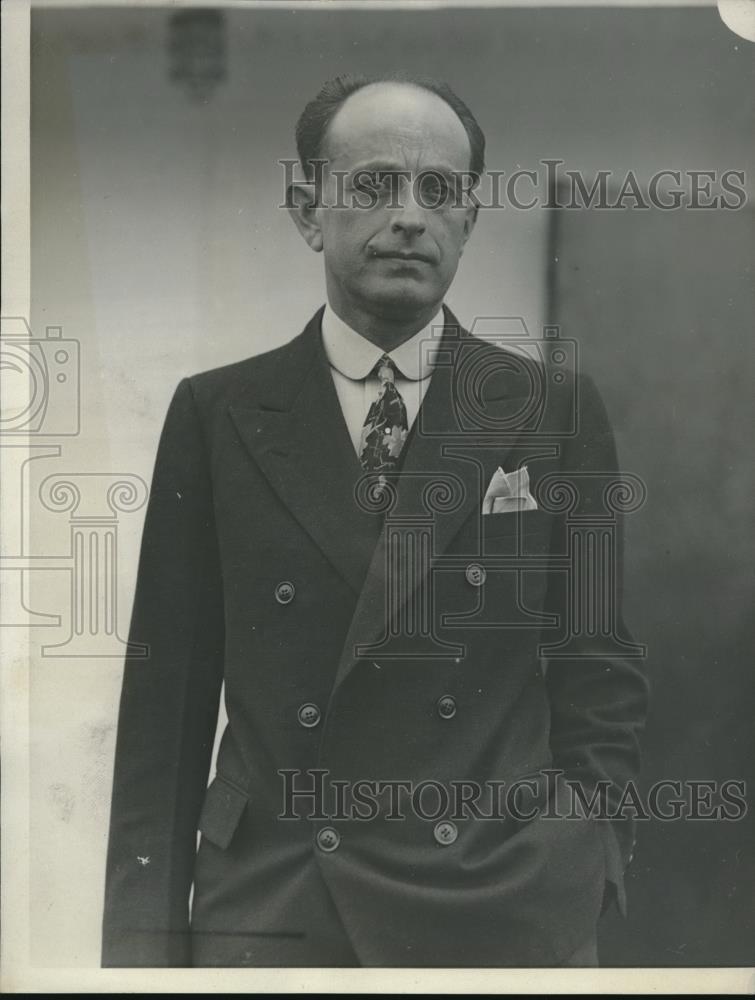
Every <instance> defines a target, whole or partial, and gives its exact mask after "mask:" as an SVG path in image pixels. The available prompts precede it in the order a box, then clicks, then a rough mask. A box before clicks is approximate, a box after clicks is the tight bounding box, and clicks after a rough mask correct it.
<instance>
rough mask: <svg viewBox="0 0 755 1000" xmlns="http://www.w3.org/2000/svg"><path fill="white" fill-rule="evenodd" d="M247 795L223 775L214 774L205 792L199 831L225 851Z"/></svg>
mask: <svg viewBox="0 0 755 1000" xmlns="http://www.w3.org/2000/svg"><path fill="white" fill-rule="evenodd" d="M248 804H249V797H248V795H247V793H246V792H245V791H244V790H243V789H242V788H240V787H239V786H238V785H235V784H233V783H232V782H230V781H229V780H228V779H227V778H225V777H223V775H220V774H218V775H216V776H215V778H214V779H213V781H212V783H211V784H210V786H209V788H208V789H207V792H206V793H205V799H204V804H203V806H202V813H201V815H200V817H199V832H200V833H201V834H202V836H203V837H205V838H206V839H207V840H209V841H210V843H212V844H215V846H216V847H219V848H220V849H221V850H223V851H225V850H226V849H227V848H228V847H229V846H230V844H231V841H232V840H233V837H234V835H235V833H236V830H237V829H238V827H239V824H240V822H241V819H242V817H243V815H244V812H245V810H246V807H247V805H248Z"/></svg>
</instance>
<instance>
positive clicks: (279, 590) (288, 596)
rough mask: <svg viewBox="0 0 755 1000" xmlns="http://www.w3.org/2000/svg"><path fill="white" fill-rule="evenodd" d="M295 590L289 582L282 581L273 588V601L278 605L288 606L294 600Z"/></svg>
mask: <svg viewBox="0 0 755 1000" xmlns="http://www.w3.org/2000/svg"><path fill="white" fill-rule="evenodd" d="M295 593H296V588H295V587H294V585H293V583H291V582H290V581H289V580H282V581H281V582H280V583H279V584H278V585H277V586H276V588H275V599H276V601H277V602H278V604H290V603H291V601H293V599H294V594H295Z"/></svg>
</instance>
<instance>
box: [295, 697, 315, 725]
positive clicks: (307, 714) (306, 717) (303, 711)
mask: <svg viewBox="0 0 755 1000" xmlns="http://www.w3.org/2000/svg"><path fill="white" fill-rule="evenodd" d="M297 716H298V719H299V722H300V723H301V725H302V726H304V727H305V728H306V729H311V728H312V727H313V726H316V725H317V723H318V722H319V721H320V709H319V708H318V707H317V705H315V704H314V703H313V702H311V701H308V702H305V703H304V704H303V705H300V706H299V711H298V712H297Z"/></svg>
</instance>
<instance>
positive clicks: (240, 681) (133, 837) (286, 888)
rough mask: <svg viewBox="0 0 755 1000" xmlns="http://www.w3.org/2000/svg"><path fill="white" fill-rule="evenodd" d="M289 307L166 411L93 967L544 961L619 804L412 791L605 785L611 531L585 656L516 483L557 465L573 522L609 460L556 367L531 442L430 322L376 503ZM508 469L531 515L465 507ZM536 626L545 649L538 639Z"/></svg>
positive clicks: (616, 724) (611, 830)
mask: <svg viewBox="0 0 755 1000" xmlns="http://www.w3.org/2000/svg"><path fill="white" fill-rule="evenodd" d="M320 317H321V312H318V314H317V315H316V316H315V317H313V319H312V320H311V321H310V323H309V324H308V325H307V327H306V328H305V330H304V331H303V333H301V334H300V335H299V336H297V337H296V338H295V339H294V340H292V341H291V342H290V343H288V344H286V345H284V346H283V347H280V348H277V349H275V350H272V351H270V352H268V353H265V354H263V355H260V356H257V357H253V358H250V359H248V360H245V361H242V362H240V363H237V364H232V365H229V366H226V367H223V368H219V369H216V370H213V371H208V372H204V373H202V374H199V375H197V376H194V377H190V378H185V379H183V380H182V381H181V382H180V384H179V386H178V388H177V390H176V392H175V395H174V397H173V400H172V403H171V405H170V408H169V412H168V414H167V418H166V421H165V425H164V429H163V432H162V436H161V440H160V444H159V448H158V453H157V458H156V463H155V469H154V475H153V481H152V489H151V495H150V500H149V504H148V508H147V514H146V520H145V525H144V532H143V539H142V548H141V556H140V563H139V570H138V578H137V587H136V595H135V602H134V609H133V615H132V622H131V632H130V640H131V642H133V643H134V644H135V645H134V647H133V650H132V653H133V655H129V656H128V658H127V661H126V667H125V674H124V680H123V689H122V696H121V704H120V716H119V724H118V737H117V748H116V759H115V775H114V784H113V797H112V811H111V822H110V836H109V846H108V856H107V878H106V894H105V915H104V933H103V964H104V965H108V966H134V965H153V966H160V965H191V964H194V965H226V966H239V965H254V966H264V965H268V966H297V965H299V966H307V965H353V964H360V965H371V966H417V967H421V966H439V965H442V966H465V965H467V966H505V965H522V966H528V965H553V964H559V963H561V962H564V961H566V960H567V959H568V956H569V955H570V954H571V953H572V952H573V951H574V950H575V949H576V948H578V947H579V946H580V945H581V944H582V943H583V942H584V941H585V940H586V939H588V938H589V936H590V934H591V933H594V928H595V923H596V921H597V919H598V916H599V914H600V911H601V907H602V906H603V905H604V901H605V900H607V899H610V898H611V897H613V898H615V899H617V901H618V903H619V905H620V906H623V884H622V873H623V869H624V867H625V865H626V863H627V861H628V858H629V856H630V851H631V847H632V842H633V830H632V824H631V821H629V820H619V819H616V820H613V821H601V820H597V819H595V818H590V817H581V818H577V819H575V818H571V819H563V818H561V819H555V818H548V817H547V816H545V815H544V814H543V812H542V811H541V812H540V813H539V814H536V811H535V809H534V808H533V809H531V810H527V814H526V815H524V816H522V815H517V816H514V815H509V814H508V813H507V812H506V810H505V809H504V810H503V812H502V813H501V814H500V815H499V813H498V812H497V811H496V812H495V814H493V812H492V810H488V809H487V807H486V806H485V805H484V804H483V800H482V799H480V800H479V803H478V810H477V813H478V814H475V810H474V808H473V807H464V808H461V809H459V808H458V807H457V805H455V804H454V803H455V802H456V801H457V800H456V799H454V800H453V801H452V800H451V799H450V798H449V799H448V801H446V800H445V799H444V795H443V790H444V789H445V790H450V789H452V787H456V784H457V783H459V782H467V783H468V788H474V787H475V784H474V783H477V785H478V787H479V786H482V785H483V784H484V783H485V782H491V781H492V782H499V783H500V784H499V785H498V786H496V787H498V788H505V787H506V786H507V785H510V784H511V783H512V782H515V781H516V780H517V779H520V778H527V779H530V778H531V779H533V780H532V782H531V783H528V784H527V785H526V786H525V787H524V789H523V793H524V794H525V795H531V796H532V797H533V798H532V802H535V800H537V803H538V804H540V806H541V807H542V803H543V802H544V801H545V800H546V799H547V798H548V793H547V792H546V793H545V797H544V792H543V789H544V788H545V785H544V780H545V781H546V784H547V787H548V788H549V789H550V794H552V793H553V790H554V787H555V789H556V790H558V788H559V787H561V785H563V783H564V782H565V781H566V779H567V778H578V779H580V781H581V782H582V785H583V787H584V788H586V789H587V790H588V791H589V790H591V789H594V788H596V787H598V784H599V782H601V781H604V782H606V783H608V784H610V788H611V792H612V794H614V793H615V794H618V793H619V791H620V789H621V788H622V786H623V785H624V783H625V782H626V781H627V780H628V779H630V778H632V777H633V776H634V775H635V773H636V771H637V768H638V742H637V735H638V730H639V728H640V726H641V725H642V722H643V718H644V714H645V708H646V682H645V680H644V677H643V674H642V671H641V669H640V665H639V661H638V660H637V659H634V658H633V657H632V656H630V655H627V656H624V655H622V654H621V649H622V648H623V646H622V643H624V642H626V648H627V649H628V650H629V649H631V648H632V647H631V640H630V639H629V638H628V637H627V634H626V630H625V628H624V625H623V622H622V620H621V613H620V601H621V562H622V533H621V522H620V519H619V520H618V521H617V523H616V525H615V526H614V527H615V529H616V530H615V535H614V539H615V545H614V547H613V549H612V551H611V553H609V556H608V558H606V559H604V560H602V561H599V565H600V566H606V567H608V566H610V567H612V577H611V581H612V582H611V581H609V580H608V579H606V580H605V581H602V583H601V586H602V585H603V584H605V587H607V588H608V589H609V590H610V591H611V593H612V595H613V604H612V610H611V612H610V618H611V621H610V625H611V632H612V634H615V635H616V636H619V637H624V638H619V639H618V640H616V642H615V643H614V646H615V647H616V650H618V651H617V652H614V653H611V655H603V654H601V655H596V653H595V650H596V647H595V644H594V642H593V643H592V645H590V643H589V642H588V639H589V638H590V636H587V637H585V636H584V635H582V634H581V633H580V632H579V630H578V629H577V630H575V629H573V628H572V630H571V633H570V634H569V635H566V631H568V622H569V621H572V617H571V616H570V611H569V608H568V607H567V604H568V601H569V599H570V598H569V592H570V591H569V584H568V581H569V578H570V576H569V568H568V562H569V559H568V552H569V548H568V538H567V535H568V523H567V521H568V518H567V515H566V514H565V513H564V505H563V504H561V506H560V507H559V504H558V503H556V504H551V505H550V506H549V505H548V504H547V503H546V502H545V499H546V497H545V494H546V492H547V491H548V490H547V488H549V487H550V486H553V485H554V484H556V487H555V494H554V490H553V489H551V490H550V492H551V494H552V495H558V490H559V488H560V489H561V490H562V493H563V486H562V487H558V483H559V482H561V483H562V484H563V480H567V481H568V480H569V479H570V477H571V478H572V479H573V481H574V482H577V484H578V489H579V493H580V497H581V499H580V501H579V504H580V507H579V511H580V512H581V513H584V512H585V511H586V512H587V513H588V514H589V512H590V510H591V508H594V509H595V510H596V512H597V509H598V507H599V506H600V502H601V501H600V496H601V494H600V491H601V490H602V489H603V488H604V481H605V477H606V476H607V475H611V474H615V472H616V454H615V449H614V441H613V435H612V432H611V429H610V426H609V423H608V420H607V418H606V413H605V410H604V408H603V405H602V403H601V400H600V397H599V396H598V394H597V392H596V390H595V388H594V386H593V384H592V382H591V381H590V380H589V379H588V378H586V377H578V376H573V375H570V374H569V373H568V372H567V373H566V374H562V375H560V376H559V380H560V383H561V384H560V386H559V391H558V392H555V393H554V394H552V396H553V398H552V399H550V398H549V400H548V404H547V407H546V409H547V411H548V412H547V415H546V417H544V418H543V419H541V420H540V425H539V431H538V433H536V434H533V433H531V431H532V427H533V426H535V424H534V423H533V418H532V416H531V413H530V411H531V410H532V407H531V406H530V404H529V403H528V398H530V397H531V395H532V379H531V377H530V376H531V370H530V371H529V374H528V372H527V370H524V369H523V368H522V364H521V363H520V362H515V359H514V356H513V355H512V354H511V353H510V352H507V351H505V350H501V348H499V347H497V346H491V345H490V344H486V343H485V342H483V341H481V340H478V339H476V338H474V337H472V336H470V335H468V334H466V333H464V331H462V330H460V329H459V327H458V324H457V323H456V321H455V319H454V318H453V316H452V314H451V313H450V312H449V311H448V310H446V312H445V317H446V328H445V331H444V333H443V340H442V343H441V350H440V352H439V354H438V363H437V365H436V368H435V370H434V373H433V376H432V379H431V383H430V386H429V389H428V391H427V394H426V396H425V399H424V402H423V403H422V406H421V408H420V413H419V416H418V418H417V421H416V422H415V424H414V427H413V429H412V431H411V432H410V436H409V439H408V441H407V443H406V445H405V446H404V450H403V453H402V466H401V471H400V474H399V476H398V478H397V479H396V480H392V481H390V482H389V483H388V486H387V487H385V488H384V489H383V490H382V491H380V490H378V491H377V492H376V491H374V490H370V489H369V488H368V487H369V485H370V483H366V482H365V481H364V480H363V477H362V471H361V468H360V466H359V462H358V459H357V456H356V454H355V452H354V449H353V446H352V444H351V441H350V438H349V435H348V432H347V428H346V425H345V422H344V419H343V416H342V413H341V410H340V407H339V403H338V399H337V396H336V392H335V389H334V386H333V383H332V379H331V374H330V371H329V367H328V363H327V360H326V358H325V354H324V350H323V346H322V342H321V336H320ZM525 368H526V366H525ZM475 373H476V374H475ZM557 381H558V380H557ZM555 384H556V383H554V385H555ZM528 406H530V409H529V410H528ZM475 407H477V408H478V409H481V412H482V411H484V415H485V416H484V418H483V419H481V420H478V421H477V422H476V418H475V413H476V412H477V410H475ZM535 409H537V407H535ZM533 412H534V411H533ZM528 414H530V415H529V416H528ZM541 416H542V414H541ZM538 419H540V418H538ZM535 423H536V421H535ZM567 427H569V428H571V430H570V431H569V433H563V431H564V428H567ZM523 464H526V465H527V466H528V470H529V476H530V483H531V491H532V494H533V496H534V497H535V498H539V499H538V509H537V510H528V511H525V512H521V513H493V514H489V515H485V516H481V513H480V511H481V503H482V498H483V494H484V492H485V489H486V486H487V483H488V482H489V480H490V478H491V476H492V474H493V473H494V472H495V470H496V468H498V467H499V466H502V467H503V468H504V469H505V470H506V471H510V470H513V469H515V468H519V467H520V466H521V465H523ZM572 492H574V491H572ZM512 560H513V561H512ZM517 560H519V561H517ZM605 572H606V574H608V570H607V569H606V570H605ZM572 599H573V595H572ZM565 630H566V631H565ZM565 635H566V638H564V637H565ZM592 638H593V639H594V638H595V630H593V635H592ZM609 638H610V637H609ZM559 642H560V643H561V647H560V648H561V649H562V650H564V649H565V650H566V651H567V655H562V656H560V657H558V656H554V657H553V658H550V657H549V656H548V655H547V651H546V652H544V651H543V650H542V648H541V647H542V646H543V645H544V644H545V645H549V644H550V645H551V646H552V647H554V648H558V647H559ZM564 643H566V645H564ZM136 644H144V645H146V646H147V647H148V655H147V656H141V655H137V652H136ZM612 648H613V647H612ZM609 652H610V651H609ZM223 685H224V697H225V706H226V710H227V716H228V725H227V727H226V729H225V732H224V734H223V736H222V740H221V743H220V747H219V751H218V757H217V766H216V774H215V776H214V777H213V778H212V780H211V782H210V784H209V787H208V778H209V768H210V762H211V755H212V749H213V739H214V734H215V729H216V724H217V714H218V706H219V699H220V695H221V687H222V686H223ZM544 768H545V769H549V770H550V772H551V773H550V775H549V776H548V777H547V780H546V779H543V777H542V769H544ZM559 771H563V772H564V773H563V774H562V775H561V774H556V775H555V778H554V776H553V773H552V772H559ZM318 782H320V784H319V785H318V784H317V783H318ZM359 782H363V783H364V782H367V783H369V782H405V783H406V785H405V787H404V792H405V793H406V794H405V795H404V807H403V808H402V807H401V804H400V801H399V798H400V797H399V794H398V793H397V791H396V788H397V786H395V785H394V786H391V787H392V789H393V790H392V791H391V792H390V795H393V796H395V797H394V798H393V800H392V805H393V807H394V812H393V815H391V809H390V806H391V803H390V802H388V801H387V797H388V792H386V787H388V786H383V787H382V788H380V789H377V794H376V797H375V800H374V801H375V802H376V803H377V806H378V808H371V807H370V806H369V804H368V805H367V806H363V807H360V808H359V809H358V810H357V814H356V815H355V814H354V811H353V809H352V810H351V811H349V808H348V807H347V806H346V805H344V803H345V802H347V800H348V801H351V804H352V805H353V797H354V796H355V795H356V792H355V791H354V789H355V788H356V786H357V783H359ZM423 782H425V783H428V784H426V785H425V786H424V792H423V793H422V796H421V802H420V801H419V799H418V798H412V795H413V790H414V789H415V788H416V787H417V786H418V785H419V784H420V783H423ZM554 782H555V784H554ZM339 783H340V784H339ZM336 786H339V787H340V788H341V790H342V794H343V796H345V798H343V801H341V803H340V806H339V804H338V803H337V802H336V805H335V807H334V804H333V801H332V796H333V795H334V794H335V793H334V792H333V789H335V788H336ZM364 787H367V788H372V787H374V786H370V785H369V784H367V785H366V786H364ZM364 787H363V788H362V792H363V793H364ZM487 787H488V786H487V785H486V788H487ZM316 788H320V789H321V790H322V789H325V793H324V799H323V800H322V801H320V800H318V799H316V798H315V796H314V790H315V789H316ZM407 788H408V789H409V791H406V789H407ZM292 789H295V790H297V791H298V792H302V791H306V790H308V789H309V790H310V791H312V793H313V794H312V796H310V797H309V798H307V796H306V795H303V794H300V795H298V796H296V795H294V796H293V799H291V798H289V799H286V791H287V790H288V792H291V791H292ZM389 790H390V789H389ZM402 794H403V793H402ZM468 794H470V795H471V794H472V793H471V792H469V793H468ZM349 796H352V799H349V798H348V797H349ZM362 801H363V802H364V794H363V795H362ZM292 802H293V805H292ZM407 802H408V806H407ZM397 803H398V804H397ZM530 804H531V803H530ZM292 813H293V814H294V815H295V816H296V817H297V818H292ZM374 813H376V815H373V814H374ZM397 816H400V818H397ZM198 833H201V838H199V839H198ZM197 845H198V847H197ZM192 886H193V890H192ZM606 893H610V895H607V894H606ZM190 903H191V905H190Z"/></svg>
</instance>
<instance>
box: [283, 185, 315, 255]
mask: <svg viewBox="0 0 755 1000" xmlns="http://www.w3.org/2000/svg"><path fill="white" fill-rule="evenodd" d="M286 207H287V208H288V212H289V215H290V216H291V218H292V219H293V220H294V225H295V226H296V228H297V229H298V230H299V232H300V233H301V235H302V236H303V237H304V239H305V240H306V242H307V245H308V246H309V247H311V249H312V250H314V251H315V253H320V252H321V251H322V231H321V228H320V213H319V209H318V206H317V200H316V194H315V185H314V184H313V183H307V184H297V183H295V184H289V186H288V190H287V191H286Z"/></svg>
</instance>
